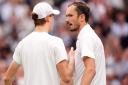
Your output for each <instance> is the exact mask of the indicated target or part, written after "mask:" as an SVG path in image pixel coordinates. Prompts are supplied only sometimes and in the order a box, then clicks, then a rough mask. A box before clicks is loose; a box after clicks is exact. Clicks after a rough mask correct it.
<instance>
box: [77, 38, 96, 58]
mask: <svg viewBox="0 0 128 85" xmlns="http://www.w3.org/2000/svg"><path fill="white" fill-rule="evenodd" d="M79 43H80V51H81V57H82V58H83V57H90V58H94V59H95V56H94V41H93V39H91V38H90V37H87V38H86V37H83V38H81V39H80V41H79Z"/></svg>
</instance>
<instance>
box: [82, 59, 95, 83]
mask: <svg viewBox="0 0 128 85" xmlns="http://www.w3.org/2000/svg"><path fill="white" fill-rule="evenodd" d="M83 61H84V65H85V67H86V69H85V71H84V74H83V77H82V80H81V84H80V85H90V84H91V81H92V80H93V78H94V76H95V74H96V68H95V59H93V58H90V57H85V58H83Z"/></svg>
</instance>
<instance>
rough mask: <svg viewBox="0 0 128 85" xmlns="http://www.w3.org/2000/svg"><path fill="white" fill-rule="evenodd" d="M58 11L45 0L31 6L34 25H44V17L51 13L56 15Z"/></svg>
mask: <svg viewBox="0 0 128 85" xmlns="http://www.w3.org/2000/svg"><path fill="white" fill-rule="evenodd" d="M59 13H60V12H59V11H58V10H54V9H53V8H52V6H51V5H50V4H48V3H46V2H39V3H38V4H36V5H35V6H34V8H33V12H32V19H33V20H34V23H35V26H37V25H44V24H45V23H46V20H45V18H46V17H47V16H49V15H51V14H54V15H58V14H59Z"/></svg>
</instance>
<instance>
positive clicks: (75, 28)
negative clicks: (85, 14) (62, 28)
mask: <svg viewBox="0 0 128 85" xmlns="http://www.w3.org/2000/svg"><path fill="white" fill-rule="evenodd" d="M79 27H80V25H78V24H75V25H74V26H73V24H70V23H67V28H68V30H69V31H71V32H74V31H77V30H78V29H79Z"/></svg>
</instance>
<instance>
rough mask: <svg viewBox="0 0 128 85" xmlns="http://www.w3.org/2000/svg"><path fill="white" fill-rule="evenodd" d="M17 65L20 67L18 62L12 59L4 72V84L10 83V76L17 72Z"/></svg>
mask: <svg viewBox="0 0 128 85" xmlns="http://www.w3.org/2000/svg"><path fill="white" fill-rule="evenodd" d="M19 67H20V65H19V64H17V63H16V62H15V61H12V63H11V64H10V66H9V68H8V70H7V72H6V73H5V75H4V77H3V79H4V83H5V85H12V78H13V76H14V75H15V73H16V72H17V70H18V68H19Z"/></svg>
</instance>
